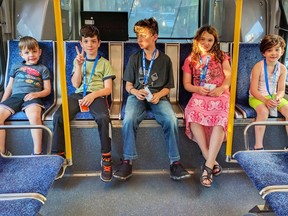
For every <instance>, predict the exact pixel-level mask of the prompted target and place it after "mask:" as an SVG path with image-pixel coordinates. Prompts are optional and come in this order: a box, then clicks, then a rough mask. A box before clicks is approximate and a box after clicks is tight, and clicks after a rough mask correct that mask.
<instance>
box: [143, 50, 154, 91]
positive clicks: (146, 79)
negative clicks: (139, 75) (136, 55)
mask: <svg viewBox="0 0 288 216" xmlns="http://www.w3.org/2000/svg"><path fill="white" fill-rule="evenodd" d="M156 53H157V49H155V50H154V52H153V55H152V58H151V61H150V64H149V67H148V70H147V72H146V61H145V52H144V50H143V51H142V70H143V73H144V82H143V84H144V86H146V85H147V84H148V80H149V76H150V72H151V69H152V65H153V62H154V60H155V57H156Z"/></svg>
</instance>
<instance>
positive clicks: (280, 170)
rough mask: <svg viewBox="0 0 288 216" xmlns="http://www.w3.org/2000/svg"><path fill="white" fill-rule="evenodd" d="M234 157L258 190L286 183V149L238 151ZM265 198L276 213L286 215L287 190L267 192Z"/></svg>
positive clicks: (287, 176)
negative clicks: (278, 150)
mask: <svg viewBox="0 0 288 216" xmlns="http://www.w3.org/2000/svg"><path fill="white" fill-rule="evenodd" d="M234 158H235V159H236V160H237V161H238V163H239V164H240V166H241V167H242V168H243V170H244V171H245V173H246V174H247V176H248V177H249V178H250V179H251V181H252V182H253V184H254V185H255V187H256V188H257V190H258V191H259V192H260V191H261V190H262V189H263V188H265V187H267V186H274V185H288V152H287V151H280V152H275V151H274V152H273V151H272V152H268V151H239V152H236V153H235V154H234ZM265 200H266V201H267V202H268V204H269V205H270V207H271V208H272V209H273V211H274V212H275V213H276V214H277V215H281V216H286V215H287V212H288V205H287V202H288V193H287V192H272V193H268V194H267V195H266V196H265Z"/></svg>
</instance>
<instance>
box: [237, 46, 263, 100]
mask: <svg viewBox="0 0 288 216" xmlns="http://www.w3.org/2000/svg"><path fill="white" fill-rule="evenodd" d="M261 59H263V55H262V54H261V52H260V50H259V44H258V43H241V44H240V46H239V60H238V75H237V91H236V103H240V104H243V105H248V98H249V88H250V76H251V71H252V68H253V66H254V65H255V64H256V63H257V62H258V61H260V60H261Z"/></svg>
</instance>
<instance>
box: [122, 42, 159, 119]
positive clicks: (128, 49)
mask: <svg viewBox="0 0 288 216" xmlns="http://www.w3.org/2000/svg"><path fill="white" fill-rule="evenodd" d="M156 48H157V49H158V50H160V51H162V52H164V53H165V43H157V44H156ZM139 50H140V47H139V45H138V43H129V42H127V43H124V71H125V68H126V65H127V63H128V60H129V58H130V56H131V55H132V54H134V53H136V52H137V51H139ZM128 95H129V93H128V92H127V91H126V89H125V81H123V103H122V109H121V119H124V115H125V108H126V102H127V98H128ZM145 119H154V115H153V113H152V112H151V111H149V110H147V112H146V117H145Z"/></svg>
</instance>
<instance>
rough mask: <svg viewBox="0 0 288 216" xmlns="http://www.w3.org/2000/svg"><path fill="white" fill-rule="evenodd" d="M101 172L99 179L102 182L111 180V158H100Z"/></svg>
mask: <svg viewBox="0 0 288 216" xmlns="http://www.w3.org/2000/svg"><path fill="white" fill-rule="evenodd" d="M101 167H102V170H101V174H100V179H101V180H102V181H104V182H110V181H111V180H112V161H111V158H110V157H109V158H106V157H103V158H102V160H101Z"/></svg>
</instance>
